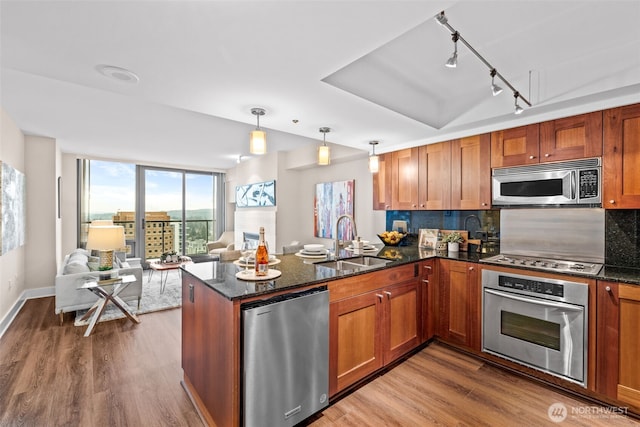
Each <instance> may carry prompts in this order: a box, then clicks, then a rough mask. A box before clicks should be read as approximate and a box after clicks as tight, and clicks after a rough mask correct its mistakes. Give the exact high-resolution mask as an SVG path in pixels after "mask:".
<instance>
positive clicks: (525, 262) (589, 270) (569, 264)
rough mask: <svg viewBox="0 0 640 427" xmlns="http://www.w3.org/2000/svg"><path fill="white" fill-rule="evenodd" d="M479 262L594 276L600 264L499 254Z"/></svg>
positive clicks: (600, 266) (598, 270)
mask: <svg viewBox="0 0 640 427" xmlns="http://www.w3.org/2000/svg"><path fill="white" fill-rule="evenodd" d="M481 262H487V263H492V264H500V265H505V266H519V267H528V268H534V269H536V270H545V271H553V272H556V273H581V274H587V275H596V274H598V273H599V272H600V269H601V268H602V264H596V263H591V262H581V261H568V260H563V259H552V258H542V257H536V256H525V255H509V254H500V255H496V256H492V257H490V258H484V259H482V260H481Z"/></svg>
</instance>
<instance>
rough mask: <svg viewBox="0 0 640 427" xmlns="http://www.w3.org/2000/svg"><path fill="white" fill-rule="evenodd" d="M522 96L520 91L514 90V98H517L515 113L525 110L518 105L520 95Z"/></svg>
mask: <svg viewBox="0 0 640 427" xmlns="http://www.w3.org/2000/svg"><path fill="white" fill-rule="evenodd" d="M519 96H520V94H519V93H518V92H513V98H514V99H515V110H514V114H522V112H523V111H524V109H523V108H522V107H521V106H519V105H518V97H519Z"/></svg>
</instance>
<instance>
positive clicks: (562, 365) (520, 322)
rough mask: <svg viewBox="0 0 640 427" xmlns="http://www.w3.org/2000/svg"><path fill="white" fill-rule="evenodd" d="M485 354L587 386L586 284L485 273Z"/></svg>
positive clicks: (483, 314) (483, 296) (483, 343)
mask: <svg viewBox="0 0 640 427" xmlns="http://www.w3.org/2000/svg"><path fill="white" fill-rule="evenodd" d="M482 289H483V292H482V300H483V301H482V306H483V312H482V332H483V333H482V350H483V351H484V352H487V353H491V354H494V355H497V356H500V357H503V358H506V359H509V360H512V361H515V362H518V363H521V364H524V365H526V366H529V367H532V368H536V369H539V370H541V371H543V372H546V373H549V374H552V375H555V376H558V377H561V378H564V379H566V380H568V381H571V382H574V383H577V384H579V385H581V386H583V387H586V386H587V354H588V351H587V348H588V347H587V345H588V311H589V310H588V303H589V287H588V285H587V284H586V283H581V282H579V280H578V281H575V282H574V281H569V280H554V279H548V278H542V277H536V276H535V275H529V274H527V273H526V272H525V274H511V273H504V272H500V271H494V270H489V269H485V270H483V271H482Z"/></svg>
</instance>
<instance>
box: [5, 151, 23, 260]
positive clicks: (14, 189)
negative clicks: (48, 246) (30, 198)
mask: <svg viewBox="0 0 640 427" xmlns="http://www.w3.org/2000/svg"><path fill="white" fill-rule="evenodd" d="M0 166H1V169H2V173H1V174H0V189H1V191H2V201H1V202H0V203H2V204H1V206H0V210H1V211H2V223H1V224H0V235H1V236H2V251H1V252H0V255H2V254H6V253H7V252H9V251H11V250H13V249H15V248H18V247H20V246H22V245H24V240H25V226H26V212H25V199H26V187H25V176H24V174H23V173H22V172H20V171H18V170H16V169H14V168H13V167H11V166H10V165H8V164H7V163H5V162H0Z"/></svg>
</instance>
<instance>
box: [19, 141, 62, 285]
mask: <svg viewBox="0 0 640 427" xmlns="http://www.w3.org/2000/svg"><path fill="white" fill-rule="evenodd" d="M25 158H26V159H27V162H26V176H27V178H26V180H27V225H28V228H27V236H26V242H25V249H26V251H27V253H28V254H37V256H32V257H29V268H27V269H26V271H25V280H26V287H27V288H31V289H36V288H44V287H51V286H53V285H54V278H55V276H56V270H57V265H58V262H59V258H60V249H59V245H58V244H57V241H58V239H57V236H58V233H57V230H58V228H59V220H58V214H57V192H58V191H57V177H58V174H57V169H56V168H57V164H58V158H59V150H58V146H57V143H56V140H55V139H52V138H44V137H38V136H26V137H25Z"/></svg>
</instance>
